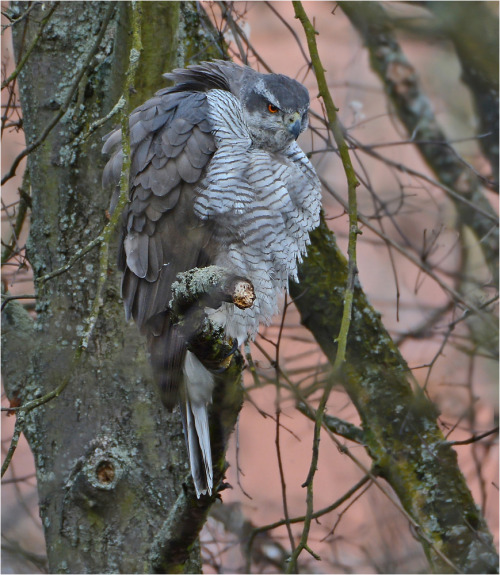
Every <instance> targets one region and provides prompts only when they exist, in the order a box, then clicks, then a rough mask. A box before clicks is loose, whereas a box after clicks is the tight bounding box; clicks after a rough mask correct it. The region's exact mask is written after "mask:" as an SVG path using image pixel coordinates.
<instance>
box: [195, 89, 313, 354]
mask: <svg viewBox="0 0 500 575" xmlns="http://www.w3.org/2000/svg"><path fill="white" fill-rule="evenodd" d="M207 99H208V102H209V120H210V122H211V124H212V126H213V134H214V136H215V141H216V146H217V150H216V152H215V154H214V156H213V158H212V160H211V162H210V164H209V166H208V170H207V173H206V175H205V177H204V178H203V180H202V182H201V183H200V185H199V187H198V190H197V196H196V199H195V203H194V209H195V212H196V214H197V215H198V216H199V217H200V219H202V220H204V221H213V222H216V224H217V225H215V226H214V238H215V239H216V240H217V242H218V243H219V244H220V246H221V249H220V252H219V254H218V255H217V256H216V260H215V263H216V264H217V265H220V266H222V267H225V268H228V269H230V270H232V271H234V273H237V274H239V275H242V276H244V277H247V278H248V279H249V280H250V281H251V282H252V283H253V285H254V288H255V294H256V301H255V303H254V306H253V307H252V308H250V309H247V310H240V309H238V308H235V307H234V306H232V305H230V304H223V306H222V307H221V308H220V309H219V310H217V311H216V312H213V313H212V319H213V320H215V321H218V322H220V323H222V324H223V325H224V327H225V329H226V333H227V334H228V335H229V336H230V337H234V338H237V339H238V341H239V342H240V343H242V342H243V341H245V339H247V338H253V337H254V336H255V334H256V332H257V330H258V328H259V324H260V323H269V322H270V321H271V318H272V317H273V315H275V314H276V312H277V311H278V299H279V297H280V296H281V295H282V293H283V290H284V289H286V288H287V287H288V279H289V278H292V279H296V278H297V263H298V262H299V261H301V259H302V255H303V254H304V253H305V250H306V247H307V245H308V243H309V232H310V231H311V230H312V229H314V228H315V227H317V225H318V224H319V206H320V194H321V187H320V184H319V181H318V178H317V176H316V174H315V172H314V169H313V168H312V166H311V164H310V162H309V160H308V159H307V157H306V156H305V154H304V153H303V152H302V150H301V149H300V148H299V147H298V145H297V144H296V143H295V142H294V143H293V144H291V145H290V146H289V147H288V148H287V149H286V150H285V151H284V152H283V153H272V152H267V151H264V150H261V149H258V148H254V147H253V145H252V140H251V137H250V135H249V133H248V129H247V127H246V125H245V123H244V120H243V116H242V112H241V105H240V103H239V101H238V99H237V98H236V97H235V96H233V95H232V94H231V93H229V92H227V91H222V90H211V91H209V92H208V93H207Z"/></svg>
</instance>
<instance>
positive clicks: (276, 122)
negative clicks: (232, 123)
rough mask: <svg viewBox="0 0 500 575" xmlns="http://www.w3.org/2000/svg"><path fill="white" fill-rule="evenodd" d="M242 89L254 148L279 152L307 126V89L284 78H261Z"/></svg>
mask: <svg viewBox="0 0 500 575" xmlns="http://www.w3.org/2000/svg"><path fill="white" fill-rule="evenodd" d="M252 80H253V81H249V82H247V83H245V84H244V85H243V86H242V89H241V93H240V98H241V104H242V108H243V115H244V119H245V121H246V124H247V126H248V130H249V132H250V135H251V136H252V140H253V143H254V145H256V146H257V147H259V148H262V149H264V150H268V151H270V152H278V151H280V150H283V149H284V148H286V147H287V146H288V145H290V144H291V143H292V142H293V140H296V139H297V138H298V137H299V135H300V134H301V133H302V132H303V131H304V130H305V129H306V128H307V126H308V122H309V120H308V111H309V94H308V92H307V90H306V88H305V87H304V86H303V85H302V84H300V83H299V82H297V81H296V80H293V79H292V78H289V77H288V76H282V75H281V74H259V75H258V76H257V79H255V77H254V78H252Z"/></svg>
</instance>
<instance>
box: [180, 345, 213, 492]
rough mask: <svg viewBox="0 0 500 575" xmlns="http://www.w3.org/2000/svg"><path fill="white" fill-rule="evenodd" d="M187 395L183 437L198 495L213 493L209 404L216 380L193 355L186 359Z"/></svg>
mask: <svg viewBox="0 0 500 575" xmlns="http://www.w3.org/2000/svg"><path fill="white" fill-rule="evenodd" d="M183 371H184V386H185V394H183V395H185V396H184V398H183V399H181V413H182V420H183V424H184V434H185V436H186V444H187V449H188V454H189V463H190V466H191V474H192V476H193V481H194V486H195V489H196V495H197V496H198V497H200V495H205V494H206V493H208V494H209V495H211V494H212V489H213V482H214V480H213V470H212V450H211V447H210V428H209V425H208V405H209V404H210V403H211V401H212V391H213V388H214V379H213V376H212V374H211V373H210V372H209V371H208V369H207V368H206V367H205V366H204V365H203V364H202V363H201V362H200V360H199V359H198V358H197V357H196V356H195V355H194V353H191V352H190V351H187V352H186V358H185V360H184V368H183Z"/></svg>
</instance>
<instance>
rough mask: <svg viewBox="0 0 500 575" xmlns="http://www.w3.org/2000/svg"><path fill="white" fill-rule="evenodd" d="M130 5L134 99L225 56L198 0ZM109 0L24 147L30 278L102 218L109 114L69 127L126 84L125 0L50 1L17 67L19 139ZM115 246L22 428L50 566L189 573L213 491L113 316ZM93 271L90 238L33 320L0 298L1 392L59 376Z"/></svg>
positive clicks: (225, 412) (237, 399) (99, 112)
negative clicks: (0, 306) (93, 320)
mask: <svg viewBox="0 0 500 575" xmlns="http://www.w3.org/2000/svg"><path fill="white" fill-rule="evenodd" d="M26 7H27V6H26V4H25V3H22V2H19V3H13V5H12V9H14V10H18V11H19V13H22V12H23V11H24V10H25V9H26ZM139 8H140V9H141V10H142V38H143V51H142V54H141V61H140V65H139V71H138V73H137V75H136V83H135V89H136V93H135V94H134V95H133V102H132V105H136V104H138V103H139V102H142V101H144V100H145V99H147V98H148V97H150V96H151V95H152V94H153V93H154V91H155V90H156V89H158V88H160V87H162V86H163V85H164V84H165V82H164V80H163V79H162V78H161V74H162V73H164V72H167V71H169V70H171V69H172V68H173V67H176V66H184V65H185V64H188V63H193V62H195V61H197V60H200V59H203V58H207V57H210V56H212V57H213V56H216V57H220V56H221V51H222V48H221V47H220V44H219V42H218V38H217V36H215V35H214V36H212V35H211V28H210V26H209V25H208V22H207V20H206V19H204V15H202V14H200V13H199V12H198V7H197V6H196V3H191V2H184V3H179V2H162V3H160V2H145V3H140V5H139ZM43 10H44V4H43V3H40V4H38V5H36V6H35V7H34V9H33V10H32V11H31V12H30V14H29V16H28V17H27V18H25V19H24V20H23V21H22V22H21V23H19V24H17V25H15V26H14V29H13V33H14V44H15V51H16V54H17V55H18V56H19V54H20V52H21V51H22V49H23V48H22V47H23V46H27V45H29V43H30V41H31V40H32V38H33V37H34V36H35V35H36V34H37V32H38V30H39V22H40V20H41V18H43V16H44V14H45V12H44V11H43ZM110 10H113V12H112V15H111V20H110V21H109V25H108V26H107V28H106V31H105V34H104V37H103V39H102V42H101V43H100V45H99V46H97V50H96V53H95V56H94V57H93V58H92V61H91V62H90V65H89V66H88V67H87V69H86V70H85V74H84V75H83V78H82V80H81V82H80V84H79V86H78V90H77V92H76V94H75V97H74V98H73V99H72V101H71V105H70V108H69V110H68V112H67V113H66V114H65V115H64V116H63V118H62V120H61V121H60V122H59V124H57V125H56V126H55V128H54V129H53V130H52V131H51V132H50V134H49V135H48V137H47V138H46V140H45V141H44V143H43V144H42V145H41V146H40V147H39V148H38V149H37V150H36V151H35V152H34V153H32V154H31V155H30V156H29V159H28V166H29V171H30V176H31V184H32V202H33V204H32V215H31V230H30V238H29V253H28V256H29V260H30V262H31V265H32V266H33V270H34V274H35V278H38V277H40V276H43V275H44V274H46V273H48V272H51V271H53V270H56V269H58V268H60V267H61V266H62V265H64V264H65V262H67V261H68V259H69V258H70V257H71V256H72V255H73V254H74V253H75V252H77V250H78V249H80V248H83V247H84V246H86V245H87V244H88V243H89V242H90V241H91V240H92V239H94V238H95V237H96V236H97V235H98V234H99V232H100V231H101V230H102V228H103V226H104V225H105V224H106V222H107V219H106V209H107V208H108V205H109V197H108V194H107V193H106V192H104V191H103V190H102V188H101V174H102V168H103V166H104V162H105V158H103V157H101V147H102V142H101V137H102V136H103V135H104V134H105V133H106V132H107V131H109V130H111V128H112V127H113V123H114V124H116V123H117V122H118V117H115V118H114V119H113V121H112V122H108V123H107V124H106V125H105V126H103V127H102V128H100V129H99V130H98V131H97V132H96V133H94V134H92V135H91V137H89V138H88V139H83V138H79V136H82V135H83V134H84V133H85V132H86V131H87V130H88V128H89V126H90V125H91V124H92V123H93V122H95V120H97V119H99V118H102V117H104V116H105V115H106V114H107V113H108V112H109V111H110V110H111V108H112V107H113V106H114V105H115V104H116V102H117V101H118V99H119V97H120V95H121V93H122V92H123V87H124V85H125V72H126V70H127V66H128V59H129V49H130V42H131V34H130V27H131V17H130V15H131V5H130V4H129V3H125V2H123V3H122V2H118V3H111V2H60V3H58V4H57V7H56V9H55V11H54V14H53V15H52V17H51V19H50V21H49V22H48V23H47V25H46V27H45V30H44V32H43V35H42V37H41V38H40V40H39V43H38V46H37V49H36V51H34V52H33V53H32V54H31V56H30V58H29V59H28V61H27V63H26V65H25V67H24V69H23V70H22V72H21V74H20V75H19V87H20V91H21V102H22V107H23V116H24V126H25V131H26V138H27V141H28V143H29V142H32V141H34V140H35V139H36V138H38V137H39V136H40V134H42V133H43V130H44V129H45V127H46V126H47V125H48V124H49V123H50V122H51V120H52V119H53V117H54V114H56V113H57V111H58V109H59V108H60V106H61V103H62V102H64V101H65V99H66V98H67V94H68V90H69V89H70V86H71V85H72V83H73V82H74V78H75V77H76V76H77V74H78V72H79V70H80V68H81V65H82V62H84V61H85V58H86V57H87V55H88V54H89V52H90V50H92V49H93V47H94V45H95V43H96V38H97V37H98V33H99V30H100V29H101V27H102V25H103V22H104V21H105V18H106V15H109V14H110V12H109V11H110ZM200 18H202V20H200ZM115 252H116V250H115V249H114V248H112V250H111V253H112V254H113V255H112V258H111V260H112V261H111V263H110V265H109V267H108V269H107V270H104V273H105V274H107V276H108V277H107V282H106V284H105V288H104V292H103V294H102V300H103V305H102V308H101V312H100V315H99V318H98V321H97V326H96V329H95V330H94V334H93V336H92V338H91V340H90V344H89V347H88V350H87V351H86V352H84V354H83V356H82V359H81V361H80V362H79V363H78V364H77V365H76V367H75V368H74V370H73V371H72V372H71V374H70V381H69V384H68V386H67V387H66V389H65V390H64V392H63V393H62V394H61V395H60V396H59V397H57V398H55V399H53V400H52V401H49V402H48V403H45V404H44V405H42V406H40V407H38V408H36V409H34V410H33V411H31V412H30V413H29V414H28V415H27V416H26V420H25V425H24V427H23V431H24V434H25V435H26V437H27V439H28V442H29V444H30V447H31V449H32V451H33V454H34V458H35V464H36V471H37V480H38V490H39V501H40V514H41V518H42V522H43V526H44V530H45V536H46V543H47V553H48V558H49V566H50V571H51V572H67V573H90V572H97V573H104V572H115V573H118V572H121V573H141V572H153V571H155V570H160V571H161V570H164V571H167V570H168V571H177V572H182V571H186V572H199V571H200V569H201V561H200V555H199V545H198V544H197V536H198V533H199V530H200V528H201V526H202V525H203V523H204V520H205V516H206V513H207V511H208V509H209V507H210V505H211V503H212V502H213V499H214V498H215V497H214V498H205V499H203V500H201V501H198V500H197V499H196V497H195V494H194V489H193V488H192V487H191V485H192V482H191V479H190V476H189V467H188V465H187V461H186V450H185V445H184V437H183V433H182V428H181V425H180V416H179V413H178V412H177V410H175V411H174V413H171V414H170V413H168V412H167V411H166V410H165V408H164V407H163V406H162V404H161V401H160V397H159V393H158V390H157V388H156V385H155V384H154V382H153V381H152V379H151V375H150V368H149V366H148V363H147V359H146V356H145V345H144V340H143V338H142V337H140V336H139V334H138V331H137V329H136V327H135V326H134V325H127V324H126V323H125V321H124V312H123V308H122V304H121V300H120V294H119V285H120V278H119V275H118V274H117V272H116V266H115V265H114V259H115V258H114V254H115ZM98 274H99V259H98V249H94V250H93V251H91V252H90V253H88V254H87V255H86V256H85V257H83V258H82V259H81V260H79V261H78V262H77V263H76V264H75V265H74V266H73V267H72V268H71V269H70V270H69V271H68V272H65V273H63V274H61V275H58V276H56V277H54V278H52V279H51V280H49V281H48V282H46V283H45V284H43V285H41V286H40V287H39V288H38V290H37V297H38V299H37V318H36V321H34V322H33V321H32V320H31V318H29V316H28V315H27V314H26V313H23V312H22V310H21V309H20V306H18V305H17V304H16V303H15V302H11V303H9V304H8V306H7V307H6V311H5V315H4V316H3V319H4V326H3V327H4V333H3V336H4V338H3V341H4V343H5V346H4V349H3V352H4V353H3V360H4V364H5V367H6V369H5V370H4V375H5V376H6V377H5V386H6V390H7V393H8V395H9V396H11V397H12V396H17V397H18V398H19V400H20V401H21V402H22V403H25V402H27V401H29V400H31V399H33V398H36V397H41V396H43V395H44V394H46V393H47V392H49V391H51V390H53V389H54V388H56V387H57V385H58V384H59V383H60V382H61V380H62V379H63V378H64V377H66V376H67V374H68V370H69V369H70V364H71V363H72V358H73V355H74V350H75V346H76V345H77V343H78V341H79V337H80V336H81V334H82V332H83V330H84V327H85V322H86V318H88V315H89V311H90V309H91V304H92V302H93V299H94V294H95V289H96V283H97V276H98ZM203 337H205V338H208V342H209V343H210V345H212V346H213V347H214V349H215V352H216V353H224V351H225V353H226V354H227V348H226V349H225V350H224V349H222V352H221V345H220V339H221V334H220V333H210V332H208V335H207V331H205V332H203V333H201V334H200V338H203ZM241 364H242V362H241V358H239V357H236V358H235V360H234V361H233V362H232V364H231V367H230V368H229V370H228V372H226V374H224V376H222V381H221V386H222V387H221V388H220V389H219V388H218V389H217V391H216V394H220V393H224V397H225V398H226V401H225V403H224V404H223V403H222V402H221V401H219V404H217V402H216V403H215V405H217V408H219V407H220V408H221V409H217V412H216V413H215V414H214V419H213V430H212V431H213V437H214V461H215V463H214V465H215V468H216V469H215V480H216V482H217V481H220V480H221V479H222V478H223V474H224V469H225V463H224V452H225V451H224V450H225V446H226V443H227V441H226V440H227V436H228V430H230V429H231V428H232V426H233V425H234V421H235V418H236V415H237V413H238V410H239V407H240V405H241V401H242V399H241V391H240V390H239V377H240V372H241V367H242V365H241ZM222 390H223V391H222ZM219 399H220V398H219ZM174 537H175V538H174ZM172 550H175V554H174V553H173V552H172Z"/></svg>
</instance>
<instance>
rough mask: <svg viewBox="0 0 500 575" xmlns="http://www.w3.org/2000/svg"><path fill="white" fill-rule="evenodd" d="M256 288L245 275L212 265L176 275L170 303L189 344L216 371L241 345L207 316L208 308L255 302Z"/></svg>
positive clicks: (200, 358) (246, 305)
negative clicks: (228, 337)
mask: <svg viewBox="0 0 500 575" xmlns="http://www.w3.org/2000/svg"><path fill="white" fill-rule="evenodd" d="M254 301H255V292H254V288H253V285H252V284H251V282H250V281H248V280H247V279H246V278H243V277H240V276H235V275H234V274H230V273H228V272H227V270H225V269H223V268H220V267H217V266H209V267H207V268H194V269H192V270H189V271H187V272H183V273H180V274H178V275H177V281H176V282H175V283H174V284H173V285H172V299H171V301H170V303H169V306H170V309H171V311H172V317H173V319H174V322H175V323H176V324H177V325H178V326H179V327H180V329H181V330H182V332H183V335H184V337H185V339H186V341H187V342H188V347H189V349H190V350H191V351H193V353H194V354H195V355H196V356H197V357H198V359H199V360H200V361H201V362H202V363H203V364H204V365H205V367H206V368H207V369H209V370H210V371H212V372H214V373H222V372H224V371H226V370H227V369H228V368H229V366H230V364H231V360H232V358H233V356H234V353H235V351H236V350H237V349H238V342H237V340H230V341H227V339H226V335H225V333H224V330H223V329H222V327H220V326H218V325H214V324H212V322H210V321H209V320H208V319H207V316H206V313H205V308H207V307H209V308H212V309H217V308H218V307H220V305H221V304H222V303H223V302H228V303H233V304H234V305H236V306H237V307H239V308H240V309H246V308H249V307H251V306H252V305H253V302H254Z"/></svg>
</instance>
